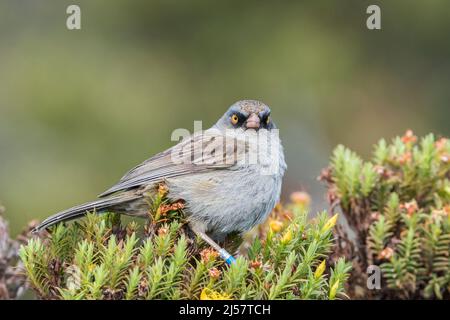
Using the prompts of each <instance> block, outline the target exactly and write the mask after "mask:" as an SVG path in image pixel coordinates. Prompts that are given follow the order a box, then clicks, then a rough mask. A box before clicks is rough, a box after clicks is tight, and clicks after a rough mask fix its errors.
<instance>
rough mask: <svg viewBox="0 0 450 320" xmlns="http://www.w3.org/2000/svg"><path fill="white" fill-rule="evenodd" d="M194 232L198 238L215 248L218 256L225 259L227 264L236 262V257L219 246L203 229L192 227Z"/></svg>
mask: <svg viewBox="0 0 450 320" xmlns="http://www.w3.org/2000/svg"><path fill="white" fill-rule="evenodd" d="M193 231H194V233H195V234H197V235H198V236H199V237H200V238H202V239H203V240H205V242H206V243H207V244H209V245H210V246H211V247H213V248H214V249H216V250H217V252H219V255H220V257H221V258H222V259H223V260H225V262H226V263H227V264H228V265H231V264H233V263H235V262H236V259H235V258H234V257H233V256H232V255H231V254H230V253H229V252H228V251H227V250H225V249H224V248H222V247H221V246H219V245H218V244H217V243H216V242H215V241H214V240H213V239H211V238H210V237H209V236H208V235H207V234H206V233H204V232H203V231H198V230H195V229H193Z"/></svg>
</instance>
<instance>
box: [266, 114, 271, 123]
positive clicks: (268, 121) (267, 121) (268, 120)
mask: <svg viewBox="0 0 450 320" xmlns="http://www.w3.org/2000/svg"><path fill="white" fill-rule="evenodd" d="M269 123H270V116H267V119H266V124H269Z"/></svg>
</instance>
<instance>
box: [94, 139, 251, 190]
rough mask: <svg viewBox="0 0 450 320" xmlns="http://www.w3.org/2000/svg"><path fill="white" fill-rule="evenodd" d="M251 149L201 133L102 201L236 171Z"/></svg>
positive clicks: (133, 173) (137, 170)
mask: <svg viewBox="0 0 450 320" xmlns="http://www.w3.org/2000/svg"><path fill="white" fill-rule="evenodd" d="M248 149H249V147H248V141H245V140H242V139H237V138H236V137H235V136H230V135H224V134H222V133H221V132H220V131H218V130H207V131H204V132H202V133H197V134H194V135H192V136H190V137H189V138H186V139H184V140H183V141H181V142H180V143H178V144H177V145H175V146H173V147H172V148H170V149H167V150H166V151H163V152H161V153H158V154H156V155H155V156H153V157H152V158H150V159H148V160H146V161H144V162H143V163H141V164H140V165H138V166H136V167H134V168H133V169H131V170H130V171H129V172H127V173H126V174H125V175H124V176H123V177H122V178H121V179H120V181H119V182H118V183H117V184H116V185H114V186H113V187H111V188H110V189H108V190H107V191H105V192H104V193H102V194H100V195H99V197H104V196H107V195H110V194H112V193H115V192H117V191H123V190H128V189H130V188H135V187H138V186H141V185H147V184H152V183H157V182H161V181H163V180H164V179H166V178H173V177H177V176H182V175H186V174H195V173H202V172H206V171H211V170H218V169H227V168H232V167H233V166H234V165H235V164H236V162H237V161H239V160H240V159H242V157H245V154H246V152H247V151H248Z"/></svg>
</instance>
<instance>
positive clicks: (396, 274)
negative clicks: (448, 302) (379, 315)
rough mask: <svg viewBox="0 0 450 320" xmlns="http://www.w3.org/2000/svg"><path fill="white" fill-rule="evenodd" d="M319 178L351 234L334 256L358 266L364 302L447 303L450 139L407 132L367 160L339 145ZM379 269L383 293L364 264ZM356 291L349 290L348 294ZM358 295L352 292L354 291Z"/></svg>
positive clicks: (341, 236) (344, 235) (356, 280)
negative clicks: (374, 286) (370, 282)
mask: <svg viewBox="0 0 450 320" xmlns="http://www.w3.org/2000/svg"><path fill="white" fill-rule="evenodd" d="M322 178H323V179H325V180H327V181H328V184H329V192H328V197H329V199H330V202H331V203H332V204H333V206H334V205H337V204H339V206H340V207H341V209H342V211H343V212H344V214H345V217H346V219H347V222H348V225H349V227H350V230H351V231H352V232H353V233H354V239H353V240H349V239H351V238H350V237H349V235H348V232H346V231H344V230H343V229H338V232H337V235H338V243H339V244H340V245H339V246H338V247H337V250H336V254H337V255H338V256H339V257H340V256H342V255H344V256H346V257H347V259H352V260H353V261H354V264H356V265H357V267H356V268H354V272H353V281H352V282H350V286H352V290H354V291H356V289H357V288H356V286H357V285H359V288H360V289H361V290H362V291H363V292H360V294H361V295H363V296H364V297H368V296H371V297H381V298H389V297H390V298H403V299H404V298H409V299H417V298H438V299H449V298H450V257H449V256H450V142H449V140H448V139H446V138H439V139H436V138H435V137H434V136H433V135H432V134H429V135H427V136H425V137H424V138H422V139H421V140H420V141H418V138H417V137H416V136H415V135H414V133H413V132H412V131H410V130H409V131H407V132H406V133H405V135H404V136H403V137H397V138H395V139H393V141H392V143H390V144H388V143H387V142H386V141H385V140H380V141H379V142H378V144H377V145H376V146H375V149H374V153H373V158H372V160H371V161H368V162H366V161H363V160H362V159H361V158H360V157H359V156H358V155H357V154H356V153H354V152H352V151H351V150H349V149H347V148H345V147H344V146H342V145H340V146H338V147H337V148H336V149H335V150H334V153H333V156H332V159H331V166H330V168H329V170H328V171H325V172H324V174H323V175H322ZM370 265H377V266H380V267H381V270H382V277H383V284H382V286H381V290H367V286H366V285H365V283H366V279H367V273H366V270H367V267H368V266H370ZM353 293H355V292H353ZM356 293H357V292H356Z"/></svg>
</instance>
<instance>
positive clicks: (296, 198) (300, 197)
mask: <svg viewBox="0 0 450 320" xmlns="http://www.w3.org/2000/svg"><path fill="white" fill-rule="evenodd" d="M290 198H291V201H292V202H293V203H294V204H298V205H303V206H305V207H307V206H309V205H310V203H311V196H310V195H309V194H308V193H306V192H304V191H297V192H293V193H291V196H290Z"/></svg>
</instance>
